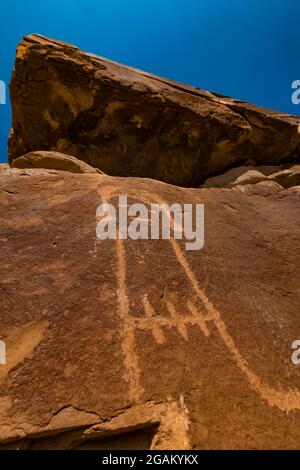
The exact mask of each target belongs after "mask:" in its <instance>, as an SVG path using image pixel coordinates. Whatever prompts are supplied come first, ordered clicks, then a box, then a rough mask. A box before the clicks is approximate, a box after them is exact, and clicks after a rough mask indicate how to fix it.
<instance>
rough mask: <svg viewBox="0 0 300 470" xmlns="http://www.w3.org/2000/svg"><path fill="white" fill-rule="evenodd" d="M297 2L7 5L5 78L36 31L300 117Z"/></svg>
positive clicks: (0, 75)
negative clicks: (22, 43) (295, 91)
mask: <svg viewBox="0 0 300 470" xmlns="http://www.w3.org/2000/svg"><path fill="white" fill-rule="evenodd" d="M299 21H300V2H299V0H149V1H147V0H105V1H104V0H52V1H48V2H41V1H40V0H9V1H8V0H5V3H4V2H2V3H1V19H0V80H4V81H5V82H6V83H8V82H9V78H10V75H11V71H12V67H13V62H14V55H15V48H16V45H17V43H18V42H19V40H20V39H21V38H22V36H23V35H25V34H30V33H33V32H36V33H40V34H44V35H46V36H50V37H53V38H56V39H60V40H63V41H67V42H71V43H73V44H76V45H78V46H79V47H80V48H82V49H84V50H86V51H89V52H94V53H96V54H100V55H102V56H105V57H108V58H110V59H113V60H116V61H119V62H122V63H125V64H128V65H132V66H134V67H138V68H141V69H144V70H147V71H149V72H152V73H156V74H158V75H162V76H164V77H169V78H172V79H175V80H178V81H181V82H185V83H189V84H191V85H196V86H199V87H201V88H204V89H207V90H211V91H217V92H219V93H222V94H225V95H228V96H232V97H235V98H240V99H244V100H248V101H251V102H253V103H256V104H260V105H262V106H266V107H269V108H273V109H277V110H281V111H286V112H288V113H292V114H297V115H300V105H298V106H296V105H293V104H292V102H291V93H292V91H291V83H292V81H293V80H296V79H300V50H299V49H300V40H299V35H300V28H299ZM0 122H1V126H0V161H6V160H7V144H6V141H7V135H8V132H9V128H10V123H11V113H10V105H9V103H8V104H6V105H0Z"/></svg>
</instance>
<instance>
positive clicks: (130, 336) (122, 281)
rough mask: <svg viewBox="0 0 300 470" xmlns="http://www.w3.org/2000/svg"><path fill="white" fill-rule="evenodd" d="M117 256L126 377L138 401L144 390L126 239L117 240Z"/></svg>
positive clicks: (130, 391) (131, 396)
mask: <svg viewBox="0 0 300 470" xmlns="http://www.w3.org/2000/svg"><path fill="white" fill-rule="evenodd" d="M116 245H117V257H118V266H119V269H118V292H117V294H118V301H119V314H120V318H121V319H122V320H123V325H124V328H123V339H122V349H123V354H124V357H125V367H126V371H127V373H126V375H127V377H126V379H127V381H128V385H129V395H130V398H131V399H132V400H133V401H134V402H136V403H137V402H138V401H139V398H140V396H141V394H142V392H143V390H142V387H141V385H140V380H139V376H140V368H139V364H138V356H137V354H136V352H135V336H134V333H135V329H134V328H133V325H132V321H131V318H130V315H129V301H128V297H127V290H126V253H125V248H124V241H123V240H117V241H116Z"/></svg>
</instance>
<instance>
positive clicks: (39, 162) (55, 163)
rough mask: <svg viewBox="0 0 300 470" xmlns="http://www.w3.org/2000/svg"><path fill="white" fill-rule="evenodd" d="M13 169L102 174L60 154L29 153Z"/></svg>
mask: <svg viewBox="0 0 300 470" xmlns="http://www.w3.org/2000/svg"><path fill="white" fill-rule="evenodd" d="M11 166H12V167H13V168H45V169H48V170H62V171H71V172H72V173H102V172H101V171H100V170H98V169H97V168H93V167H92V166H90V165H88V164H87V163H85V162H83V161H82V160H79V159H78V158H75V157H71V156H70V155H65V154H63V153H59V152H53V151H52V152H47V151H40V152H29V153H27V154H26V155H23V157H20V158H17V159H16V160H13V162H12V163H11Z"/></svg>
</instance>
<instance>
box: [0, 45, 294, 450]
mask: <svg viewBox="0 0 300 470" xmlns="http://www.w3.org/2000/svg"><path fill="white" fill-rule="evenodd" d="M38 47H39V46H38ZM47 47H48V46H47ZM62 47H65V46H62ZM54 53H55V54H57V51H56V49H55V48H54ZM241 188H242V190H241ZM119 195H128V198H129V199H128V201H129V203H130V204H131V203H133V202H144V203H146V204H150V203H156V202H167V203H170V204H171V203H173V202H179V201H180V202H181V203H194V204H195V203H204V205H205V244H204V248H203V249H202V250H200V251H187V250H185V245H184V242H183V241H181V240H174V239H171V240H135V241H134V240H130V239H129V240H118V241H114V240H103V241H100V240H98V239H97V238H96V231H95V230H96V223H97V220H98V219H96V208H97V206H98V205H99V204H100V202H102V201H107V202H112V203H114V204H116V203H117V198H118V196H119ZM299 202H300V193H299V192H298V191H296V190H294V189H292V188H291V189H282V188H281V187H279V188H278V187H277V186H276V185H265V184H262V183H258V184H251V185H243V186H237V187H235V188H233V189H228V188H227V189H183V188H178V187H175V186H170V185H167V184H164V183H160V182H157V181H152V180H147V179H144V180H143V179H136V178H113V177H109V176H105V175H97V174H88V173H87V174H74V173H71V172H60V171H56V170H46V169H15V168H13V169H4V170H3V171H1V172H0V240H1V251H0V283H1V297H0V299H1V306H0V339H2V340H4V341H5V342H6V350H7V363H6V365H0V442H1V446H0V448H2V449H4V448H6V449H7V448H11V449H16V448H19V449H46V448H52V449H53V448H58V449H73V448H77V449H91V448H93V449H115V448H117V449H126V448H127V449H128V448H129V449H130V448H133V449H136V448H150V447H151V448H152V449H180V448H181V449H192V448H195V449H229V448H234V449H245V448H246V449H253V448H255V449H269V448H272V449H278V448H284V449H289V448H299V445H300V438H299V436H300V375H299V366H297V365H294V364H293V363H292V361H291V355H292V352H293V350H292V349H291V345H292V344H293V342H294V340H296V339H299V332H300V316H299V305H300V289H299V285H300V271H299V266H300V229H299V219H300V204H299Z"/></svg>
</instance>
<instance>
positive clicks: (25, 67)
mask: <svg viewBox="0 0 300 470" xmlns="http://www.w3.org/2000/svg"><path fill="white" fill-rule="evenodd" d="M10 91H11V99H12V109H13V128H12V132H11V137H10V144H9V156H10V161H13V160H14V159H15V158H17V157H20V156H21V155H24V154H25V153H27V152H31V151H35V150H41V149H43V150H54V151H59V152H64V153H67V154H69V155H73V156H76V157H77V158H80V159H82V160H84V161H86V162H87V163H89V164H90V165H92V166H93V167H98V168H99V169H100V170H103V171H104V172H105V173H108V174H111V175H119V176H140V177H149V178H155V179H159V180H162V181H166V182H169V183H172V184H176V185H181V186H198V185H199V184H201V183H203V182H204V180H205V179H206V178H208V177H210V176H213V175H215V174H219V173H221V172H222V171H225V170H226V169H229V168H231V167H233V166H236V165H242V164H244V163H246V162H247V161H249V159H251V161H252V162H253V164H254V165H276V164H278V163H279V162H286V161H290V162H293V161H296V160H298V161H299V155H300V134H299V124H300V119H299V118H296V117H293V116H288V115H284V114H281V113H277V112H275V111H269V110H265V109H262V108H259V107H257V106H253V105H250V104H247V103H244V102H241V101H238V100H234V99H230V98H226V97H223V96H220V95H217V94H214V93H209V92H206V91H202V90H200V89H197V88H192V87H189V86H186V85H182V84H179V83H176V82H172V81H169V80H166V79H162V78H160V77H156V76H153V75H151V74H148V73H145V72H141V71H139V70H136V69H133V68H129V67H124V66H122V65H119V64H116V63H114V62H111V61H108V60H106V59H103V58H101V57H97V56H94V55H92V54H87V53H83V52H81V51H80V50H79V49H78V48H76V47H74V46H71V45H68V44H64V43H61V42H59V41H54V40H51V39H47V38H43V37H41V36H38V35H31V36H27V37H25V38H24V40H23V41H22V42H21V43H20V45H19V47H18V49H17V57H16V64H15V70H14V73H13V76H12V80H11V86H10Z"/></svg>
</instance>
